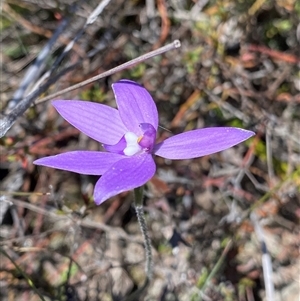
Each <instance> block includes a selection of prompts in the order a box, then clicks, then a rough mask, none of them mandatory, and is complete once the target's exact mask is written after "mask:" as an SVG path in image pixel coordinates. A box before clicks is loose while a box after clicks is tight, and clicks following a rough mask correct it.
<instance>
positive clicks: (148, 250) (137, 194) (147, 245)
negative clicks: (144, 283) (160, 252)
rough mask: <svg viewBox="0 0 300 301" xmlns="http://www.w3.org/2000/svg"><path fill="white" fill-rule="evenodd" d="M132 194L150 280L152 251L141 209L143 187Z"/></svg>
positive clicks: (147, 274)
mask: <svg viewBox="0 0 300 301" xmlns="http://www.w3.org/2000/svg"><path fill="white" fill-rule="evenodd" d="M134 196H135V212H136V216H137V219H138V222H139V225H140V229H141V232H142V235H143V239H144V246H145V252H146V276H147V280H150V279H151V278H152V252H151V240H150V237H149V233H148V228H147V224H146V220H145V214H144V209H143V187H138V188H136V189H134Z"/></svg>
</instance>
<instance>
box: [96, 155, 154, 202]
mask: <svg viewBox="0 0 300 301" xmlns="http://www.w3.org/2000/svg"><path fill="white" fill-rule="evenodd" d="M155 170H156V166H155V163H154V161H153V158H152V156H151V155H149V154H146V153H144V154H141V155H136V156H132V157H127V158H126V159H123V160H120V161H118V162H116V163H115V164H114V165H113V166H112V167H111V168H110V169H109V170H108V171H107V172H106V173H104V174H103V176H102V177H101V178H100V179H99V181H98V182H97V184H96V186H95V191H94V199H95V203H96V204H97V205H100V204H102V203H103V202H104V201H106V200H107V199H109V198H110V197H112V196H114V195H117V194H119V193H121V192H124V191H128V190H131V189H133V188H136V187H139V186H142V185H144V184H145V183H146V182H147V181H148V180H150V179H151V178H152V177H153V175H154V173H155Z"/></svg>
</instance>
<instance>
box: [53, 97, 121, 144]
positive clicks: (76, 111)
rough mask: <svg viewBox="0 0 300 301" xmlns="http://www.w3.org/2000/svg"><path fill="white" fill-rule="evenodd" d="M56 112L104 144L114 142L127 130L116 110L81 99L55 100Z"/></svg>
mask: <svg viewBox="0 0 300 301" xmlns="http://www.w3.org/2000/svg"><path fill="white" fill-rule="evenodd" d="M52 104H53V106H54V107H55V108H56V110H57V111H58V113H59V114H60V115H61V116H62V117H63V118H64V119H66V120H67V121H68V122H69V123H71V124H72V125H73V126H74V127H76V128H77V129H78V130H80V131H81V132H83V133H85V134H86V135H87V136H89V137H91V138H93V139H95V140H97V141H99V142H101V143H106V144H115V143H117V142H118V141H119V140H120V139H121V137H122V136H123V135H124V134H125V133H126V132H127V129H126V127H125V126H124V124H123V122H122V120H121V118H120V115H119V112H118V110H116V109H114V108H111V107H109V106H106V105H103V104H99V103H94V102H89V101H81V100H55V101H53V102H52Z"/></svg>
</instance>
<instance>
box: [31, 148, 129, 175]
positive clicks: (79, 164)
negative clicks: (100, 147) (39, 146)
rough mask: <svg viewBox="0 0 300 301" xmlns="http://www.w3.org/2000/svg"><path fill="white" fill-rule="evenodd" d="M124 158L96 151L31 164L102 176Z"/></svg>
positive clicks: (54, 157)
mask: <svg viewBox="0 0 300 301" xmlns="http://www.w3.org/2000/svg"><path fill="white" fill-rule="evenodd" d="M124 157H125V156H122V155H119V154H114V153H105V152H96V151H73V152H67V153H63V154H59V155H56V156H50V157H45V158H41V159H38V160H35V161H34V162H33V163H34V164H36V165H42V166H47V167H52V168H58V169H62V170H68V171H72V172H77V173H80V174H84V175H99V176H100V175H102V174H103V173H105V172H106V171H107V170H108V169H109V168H110V167H111V166H112V165H113V164H115V163H116V162H117V161H119V160H121V159H123V158H124Z"/></svg>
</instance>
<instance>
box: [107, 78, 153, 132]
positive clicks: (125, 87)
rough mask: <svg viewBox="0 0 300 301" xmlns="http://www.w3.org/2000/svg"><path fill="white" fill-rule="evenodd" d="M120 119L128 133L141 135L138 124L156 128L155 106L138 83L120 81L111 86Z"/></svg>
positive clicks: (147, 93)
mask: <svg viewBox="0 0 300 301" xmlns="http://www.w3.org/2000/svg"><path fill="white" fill-rule="evenodd" d="M112 89H113V91H114V94H115V98H116V101H117V105H118V109H119V113H120V117H121V119H122V121H123V123H124V124H125V126H126V127H127V128H128V130H129V131H131V132H134V133H135V134H136V135H138V136H139V135H141V134H142V132H141V129H140V127H139V124H141V123H150V124H152V125H153V127H154V128H155V130H157V127H158V113H157V108H156V105H155V103H154V101H153V99H152V97H151V95H150V94H149V92H148V91H147V90H146V89H145V88H143V87H142V86H140V85H139V84H138V83H136V82H133V81H130V80H124V79H123V80H121V81H119V82H116V83H114V84H112Z"/></svg>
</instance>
